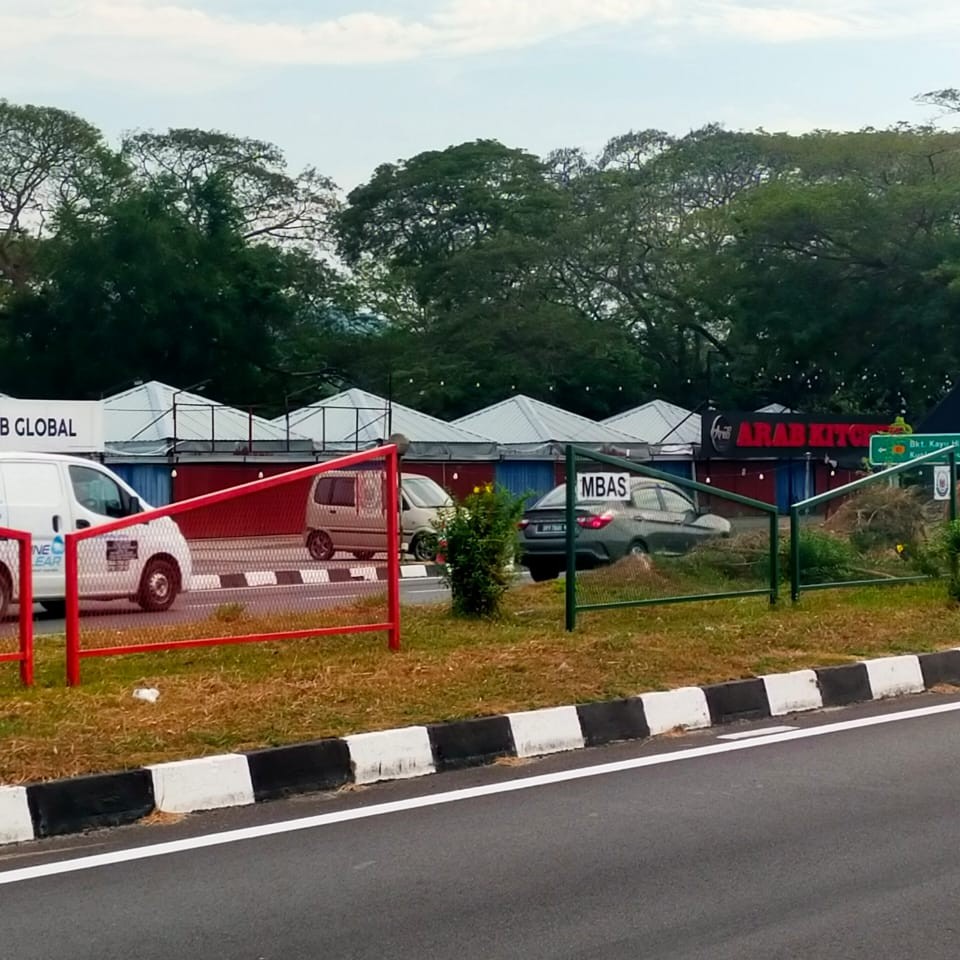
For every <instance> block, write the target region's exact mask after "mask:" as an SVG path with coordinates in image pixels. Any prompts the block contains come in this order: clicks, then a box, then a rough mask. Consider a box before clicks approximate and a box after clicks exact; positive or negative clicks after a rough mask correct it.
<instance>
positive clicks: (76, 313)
mask: <svg viewBox="0 0 960 960" xmlns="http://www.w3.org/2000/svg"><path fill="white" fill-rule="evenodd" d="M919 99H921V100H922V101H923V102H925V103H930V104H935V105H936V106H938V107H940V108H941V109H942V110H943V111H944V114H945V115H950V114H952V113H955V112H960V94H957V92H956V91H954V90H940V91H933V92H931V93H929V94H924V95H923V96H922V97H921V98H919ZM958 298H960V133H958V132H955V131H952V130H947V129H940V128H938V127H934V126H931V125H907V124H901V125H898V126H897V127H894V128H891V129H887V130H873V129H864V130H859V131H849V132H833V131H814V132H812V133H809V134H806V135H802V136H792V135H787V134H783V133H769V132H766V131H762V130H761V131H752V132H745V131H731V130H726V129H724V128H722V127H720V126H718V125H708V126H705V127H703V128H702V129H699V130H694V131H691V132H690V133H688V134H686V135H683V136H679V137H678V136H673V135H671V134H669V133H667V132H664V131H660V130H650V129H642V128H641V129H637V130H634V131H627V132H625V133H622V134H619V135H617V136H614V137H612V138H611V139H610V141H609V142H608V143H607V144H606V146H605V147H604V148H603V149H602V150H600V151H599V152H598V153H597V155H596V156H590V155H588V154H587V153H585V152H584V151H582V150H580V149H578V148H574V147H561V148H558V149H557V150H554V151H552V152H551V153H549V154H548V155H547V156H545V157H538V156H535V155H534V154H531V153H530V152H528V151H525V150H522V149H517V148H513V147H510V146H507V145H504V144H501V143H499V142H496V141H493V140H476V141H470V142H466V143H461V144H456V145H453V146H450V147H448V148H446V149H443V150H430V151H426V152H424V153H420V154H417V155H415V156H413V157H410V158H408V159H405V160H400V161H396V162H393V163H385V164H382V165H381V166H379V167H377V169H376V170H374V171H373V173H372V175H371V176H370V178H369V179H368V180H367V181H366V182H364V183H362V184H360V185H359V186H357V187H356V188H355V189H353V190H352V191H350V192H349V193H348V194H347V195H346V196H343V195H342V194H341V193H340V192H339V191H338V189H337V188H336V186H335V185H334V184H333V183H332V182H331V181H330V180H329V178H327V177H325V176H324V175H323V174H321V173H320V172H318V170H317V169H315V168H312V167H310V168H307V169H305V170H303V171H300V172H291V170H290V169H289V165H288V163H287V160H286V158H285V156H284V154H283V151H282V150H281V149H280V148H279V147H277V146H275V145H273V144H270V143H267V142H264V141H260V140H257V139H252V138H246V137H237V136H233V135H230V134H226V133H222V132H219V131H206V130H183V129H176V130H170V131H167V132H153V131H137V132H133V133H131V134H129V135H127V136H126V137H124V139H123V141H122V142H121V143H120V144H119V146H118V147H117V148H116V149H114V148H112V147H111V146H110V145H109V144H108V143H107V142H106V140H105V139H104V137H103V136H102V134H101V133H100V131H98V130H97V129H96V128H95V127H94V126H93V125H92V124H90V123H88V122H87V121H85V120H83V119H81V118H79V117H76V116H74V115H73V114H70V113H67V112H65V111H62V110H59V109H57V108H54V107H40V106H30V105H22V106H21V105H16V104H11V103H8V102H6V101H0V381H2V382H0V389H3V390H4V391H5V392H9V393H12V394H14V395H20V396H62V397H93V396H99V395H100V394H101V393H102V392H103V391H105V390H107V389H109V388H110V387H111V386H112V385H115V384H117V383H119V382H123V381H124V380H129V379H134V378H138V379H146V378H153V377H156V378H158V379H165V380H168V381H171V382H174V383H176V384H184V383H191V382H195V381H197V380H201V379H204V380H205V379H210V380H211V381H212V383H211V387H210V390H211V393H212V394H214V393H215V394H216V395H217V396H218V397H219V398H221V399H223V400H225V401H226V402H230V403H236V404H242V405H245V406H257V407H263V408H265V409H267V410H269V409H271V408H272V409H274V410H278V409H280V407H281V406H282V403H283V398H284V397H285V396H286V395H288V394H289V393H290V392H291V388H292V386H293V385H294V384H295V385H296V386H297V387H298V390H297V393H298V395H299V397H300V398H301V399H302V400H303V401H304V402H305V401H307V400H309V399H311V397H312V395H313V394H315V395H319V394H320V393H322V392H323V391H325V390H328V389H329V386H328V384H329V381H330V380H331V378H332V379H334V380H335V381H336V382H338V383H355V384H357V385H358V386H361V387H364V388H367V389H370V390H373V391H376V392H380V393H385V392H386V391H387V390H388V389H390V390H392V391H393V395H394V396H395V397H396V398H397V399H398V400H400V401H402V402H406V403H410V404H411V405H414V406H416V407H418V408H420V409H422V410H424V411H426V412H429V413H433V414H435V415H438V416H442V417H454V416H458V415H462V414H464V413H467V412H469V411H471V410H474V409H477V408H478V407H480V406H483V405H485V404H487V403H490V402H493V401H495V400H499V399H502V398H503V397H504V396H506V395H509V394H510V393H512V392H523V393H527V394H530V395H532V396H534V397H538V398H541V399H544V400H548V401H551V402H554V403H558V404H560V405H562V406H565V407H567V408H569V409H571V410H574V411H576V412H579V413H583V414H586V415H589V416H595V417H603V416H608V415H610V414H612V413H616V412H619V411H621V410H623V409H626V408H627V407H629V406H631V405H634V404H637V403H641V402H643V401H646V400H649V399H651V398H653V397H663V398H665V399H668V400H671V401H673V402H676V403H680V404H683V405H685V406H688V407H691V408H692V407H697V406H699V405H702V404H705V403H706V402H707V401H709V400H712V401H714V402H716V403H720V404H723V405H728V406H735V407H743V408H753V407H757V406H760V405H761V404H764V403H768V402H773V401H776V402H781V403H784V404H787V405H789V406H792V407H796V408H799V409H804V410H809V411H811V412H846V411H863V412H870V413H878V414H883V415H887V414H889V415H891V416H893V415H896V414H899V413H901V412H905V413H907V414H908V415H909V416H911V417H919V416H921V415H922V414H923V413H924V412H925V411H926V410H927V409H929V408H930V407H931V406H932V405H933V404H934V403H935V402H936V401H937V400H938V399H939V397H940V396H941V395H942V394H943V393H944V391H945V390H946V389H947V388H948V387H949V386H950V385H952V382H953V379H954V376H955V373H956V371H957V369H958V366H960V342H958V337H957V330H958V328H957V326H955V324H956V322H957V319H958V315H960V314H958V311H960V299H958ZM318 371H319V372H318ZM310 376H315V381H311V380H310V379H309V377H310ZM304 377H307V379H306V380H304V379H303V378H304ZM311 384H312V385H311ZM304 387H305V389H304ZM311 391H312V392H313V394H312V393H311Z"/></svg>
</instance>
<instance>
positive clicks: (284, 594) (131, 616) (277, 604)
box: [4, 577, 450, 636]
mask: <svg viewBox="0 0 960 960" xmlns="http://www.w3.org/2000/svg"><path fill="white" fill-rule="evenodd" d="M386 595H387V584H386V582H384V581H378V582H370V583H367V582H363V581H357V582H355V583H329V584H303V585H299V586H290V587H246V588H244V589H241V590H205V591H199V592H197V593H185V594H183V595H182V596H180V597H178V598H177V602H176V603H175V604H174V606H173V607H172V608H171V609H170V610H168V611H167V612H166V613H144V612H143V611H142V610H141V609H140V608H139V607H138V606H136V605H135V604H132V603H130V602H129V601H127V600H116V601H112V602H109V603H98V602H97V601H94V600H90V601H83V602H82V603H81V605H80V626H81V629H83V627H84V626H85V625H88V626H90V628H91V629H94V628H95V629H97V630H101V629H112V630H149V629H150V628H151V627H156V626H164V625H167V624H171V623H196V622H197V621H198V620H206V619H208V618H209V617H211V616H212V615H213V614H214V612H215V611H216V610H217V608H219V607H223V606H224V605H226V604H232V603H237V604H242V605H243V610H244V613H245V614H246V615H247V616H272V615H277V614H279V613H297V612H301V611H309V610H322V609H323V608H325V607H335V606H341V605H343V604H345V603H349V602H351V601H352V600H356V599H358V598H363V597H382V598H383V602H384V609H386ZM449 596H450V593H449V591H448V590H447V589H446V588H445V587H444V586H443V584H442V583H441V582H440V581H439V580H438V579H436V578H433V577H431V578H424V579H423V580H405V581H401V582H400V599H401V601H402V602H403V603H414V604H419V603H439V602H441V601H443V600H444V599H446V598H447V597H449ZM38 610H39V608H38ZM14 616H15V615H14ZM15 629H16V623H15V620H13V619H11V620H10V621H9V622H7V623H6V624H4V633H5V634H7V635H13V633H14V631H15ZM63 632H64V622H63V620H62V619H59V618H55V617H51V616H50V615H49V614H46V613H43V612H42V611H40V612H38V614H37V617H36V620H35V622H34V633H35V635H37V636H43V635H49V634H58V633H63Z"/></svg>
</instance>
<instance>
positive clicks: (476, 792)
mask: <svg viewBox="0 0 960 960" xmlns="http://www.w3.org/2000/svg"><path fill="white" fill-rule="evenodd" d="M958 710H960V701H958V702H955V703H944V704H937V705H935V706H930V707H919V708H917V709H915V710H902V711H898V712H896V713H887V714H883V715H881V716H878V717H860V718H858V719H857V720H843V721H841V722H839V723H829V724H824V725H823V726H820V727H807V728H804V729H800V730H790V731H787V732H785V733H773V734H769V735H767V736H762V737H754V738H753V739H751V740H738V741H735V742H732V743H713V744H710V745H708V746H703V747H689V748H687V749H684V750H675V751H673V752H672V753H660V754H655V755H653V756H648V757H634V758H632V759H630V760H618V761H616V762H615V763H602V764H597V765H595V766H591V767H578V768H577V769H575V770H560V771H558V772H556V773H545V774H541V775H540V776H535V777H522V778H520V779H517V780H507V781H505V782H503V783H489V784H485V785H483V786H479V787H467V788H465V789H462V790H450V791H447V792H446V793H434V794H428V795H426V796H421V797H409V798H407V799H406V800H394V801H392V802H390V803H378V804H374V805H372V806H369V807H355V808H353V809H350V810H338V811H336V812H333V813H321V814H318V815H316V816H312V817H301V818H300V819H297V820H285V821H282V822H280V823H262V824H258V825H257V826H254V827H243V828H241V829H239V830H225V831H223V832H221V833H212V834H204V835H202V836H199V837H184V838H183V839H182V840H170V841H167V842H165V843H153V844H149V845H147V846H143V847H132V848H130V849H127V850H114V851H111V852H109V853H98V854H93V855H92V856H87V857H75V858H73V859H70V860H61V861H55V862H52V863H41V864H38V865H37V866H33V867H20V868H19V869H16V870H7V871H3V872H0V885H3V884H9V883H22V882H23V881H25V880H36V879H38V878H40V877H53V876H58V875H60V874H64V873H76V872H77V871H80V870H93V869H95V868H97V867H107V866H111V865H113V864H116V863H130V862H131V861H135V860H149V859H152V858H153V857H163V856H167V855H168V854H171V853H183V852H186V851H189V850H202V849H205V848H207V847H220V846H223V845H224V844H228V843H241V842H243V841H245V840H258V839H261V838H263V837H272V836H279V835H282V834H285V833H296V832H298V831H300V830H313V829H316V828H317V827H326V826H330V825H332V824H336V823H349V822H351V821H353V820H369V819H370V818H372V817H382V816H386V815H388V814H391V813H402V812H404V811H407V810H420V809H423V808H425V807H439V806H443V805H444V804H448V803H458V802H460V801H462V800H474V799H476V798H478V797H490V796H496V795H497V794H502V793H515V792H517V791H519V790H532V789H533V788H535V787H547V786H551V785H553V784H556V783H569V782H571V781H574V780H585V779H587V778H589V777H601V776H607V775H608V774H611V773H624V772H626V771H628V770H639V769H642V768H644V767H658V766H662V765H664V764H667V763H677V762H679V761H681V760H697V759H699V758H700V757H711V756H715V755H717V754H722V753H734V752H737V751H740V750H751V749H753V748H754V747H765V746H770V745H771V744H777V743H788V742H790V741H792V740H806V739H808V738H810V737H823V736H826V735H828V734H832V733H844V732H846V731H848V730H862V729H865V728H867V727H878V726H882V725H884V724H887V723H899V722H902V721H904V720H918V719H921V718H923V717H932V716H937V715H938V714H942V713H956V712H957V711H958Z"/></svg>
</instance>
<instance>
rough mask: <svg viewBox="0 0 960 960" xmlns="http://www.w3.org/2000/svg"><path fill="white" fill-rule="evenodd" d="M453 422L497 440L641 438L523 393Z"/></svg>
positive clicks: (629, 440) (620, 440) (623, 440)
mask: <svg viewBox="0 0 960 960" xmlns="http://www.w3.org/2000/svg"><path fill="white" fill-rule="evenodd" d="M453 422H454V424H455V425H456V426H458V427H463V428H465V429H467V430H475V431H477V432H478V433H483V434H486V435H487V436H488V437H491V438H492V439H493V440H496V441H497V443H544V442H550V441H553V442H559V443H636V442H637V440H638V439H639V438H638V437H635V436H632V435H631V434H628V433H625V432H623V431H621V430H619V429H618V428H616V427H614V426H611V425H609V424H604V423H600V422H599V421H598V420H591V419H589V418H588V417H581V416H579V415H578V414H576V413H571V412H570V411H569V410H563V409H561V408H560V407H555V406H553V404H550V403H544V402H543V401H542V400H534V399H533V398H531V397H525V396H523V395H518V396H515V397H509V398H508V399H506V400H503V401H501V402H500V403H495V404H493V406H490V407H485V408H484V409H483V410H478V411H477V412H476V413H471V414H468V415H467V416H465V417H461V418H460V419H459V420H454V421H453Z"/></svg>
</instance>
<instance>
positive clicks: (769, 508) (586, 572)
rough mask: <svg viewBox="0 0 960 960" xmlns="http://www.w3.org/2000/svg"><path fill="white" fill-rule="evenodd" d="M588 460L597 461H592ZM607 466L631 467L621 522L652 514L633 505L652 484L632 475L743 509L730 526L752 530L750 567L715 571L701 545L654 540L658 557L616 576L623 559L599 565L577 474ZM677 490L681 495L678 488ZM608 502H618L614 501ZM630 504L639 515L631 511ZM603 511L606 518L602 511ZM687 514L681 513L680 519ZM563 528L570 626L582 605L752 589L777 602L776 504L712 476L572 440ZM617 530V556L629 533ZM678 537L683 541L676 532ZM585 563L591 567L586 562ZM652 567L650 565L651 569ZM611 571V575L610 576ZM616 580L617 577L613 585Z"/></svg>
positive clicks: (720, 596) (746, 537)
mask: <svg viewBox="0 0 960 960" xmlns="http://www.w3.org/2000/svg"><path fill="white" fill-rule="evenodd" d="M588 467H592V468H593V469H585V468H588ZM601 467H603V468H609V470H612V471H619V472H620V473H621V474H623V473H629V474H630V475H631V480H630V491H631V493H630V495H629V496H628V497H626V498H624V497H620V498H619V499H620V500H621V501H625V502H624V503H623V504H622V505H621V509H620V513H619V514H618V516H617V520H618V522H619V523H620V524H621V529H622V527H623V525H624V524H626V525H628V526H629V524H630V523H631V522H632V521H639V520H641V519H644V517H645V516H648V515H644V514H643V513H641V511H642V510H643V508H642V507H640V506H633V503H634V502H639V501H633V500H631V497H632V496H633V492H634V491H637V492H638V493H637V495H638V496H640V494H639V491H640V488H641V487H649V486H650V485H644V484H641V483H639V482H636V481H635V480H634V479H633V478H635V477H636V478H649V479H652V480H655V481H661V482H662V486H660V485H657V486H658V490H660V491H663V490H666V489H669V488H679V489H680V490H681V491H685V492H688V493H690V494H692V495H693V496H692V497H691V499H693V500H696V495H700V496H701V497H704V498H709V499H710V500H711V501H719V502H720V503H722V504H724V505H729V507H728V509H729V511H730V512H732V513H736V514H739V515H738V516H737V517H736V523H737V525H738V526H737V527H734V526H733V521H729V522H728V523H729V524H730V525H729V526H728V532H730V531H733V530H739V531H741V532H742V531H746V532H745V533H743V536H742V537H740V541H738V542H742V543H744V544H746V549H747V550H748V551H753V552H752V553H749V554H748V556H747V561H748V562H747V563H745V564H743V566H744V567H748V568H749V569H748V572H747V574H746V575H745V576H744V577H743V578H731V579H725V578H724V576H722V575H720V574H717V575H714V571H713V568H712V567H710V566H709V564H707V563H706V562H705V561H702V556H703V554H702V553H698V550H696V549H693V550H689V551H687V550H684V549H682V548H681V549H679V550H670V549H668V550H667V551H666V553H665V554H660V553H659V552H658V551H656V550H654V549H652V548H651V549H649V552H650V553H654V554H655V556H654V557H653V558H652V559H651V558H647V557H643V558H642V560H643V563H642V564H637V565H629V564H628V566H627V569H626V571H625V573H624V575H623V576H621V577H620V578H619V579H617V580H615V581H613V580H612V579H611V571H614V570H616V568H617V567H618V563H613V564H612V565H605V564H604V563H602V562H600V563H599V564H596V565H595V564H594V560H595V559H596V558H595V557H594V556H593V555H592V554H585V551H586V549H587V547H588V546H589V545H588V543H587V541H588V540H589V539H590V536H591V532H592V531H591V529H590V523H591V522H592V520H591V518H590V516H589V515H588V514H586V513H584V512H583V510H582V509H581V510H580V511H578V492H579V480H578V478H579V477H580V476H581V475H584V476H586V475H590V474H592V475H597V474H599V473H600V471H599V470H598V468H601ZM658 496H659V500H658V501H657V502H659V504H660V505H661V507H664V506H665V504H666V500H665V499H664V494H663V493H662V492H661V493H659V494H658ZM674 496H676V494H675V491H674ZM609 506H611V507H614V506H615V504H610V505H609ZM631 511H632V512H633V513H634V514H636V515H635V516H631V515H629V514H630V512H631ZM661 512H663V513H665V512H666V511H665V510H662V511H661ZM694 513H695V517H690V518H687V519H688V520H689V522H690V524H691V525H694V526H695V525H696V523H697V520H699V519H700V517H701V514H702V511H698V510H695V511H694ZM600 519H601V520H602V515H601V517H600ZM680 522H681V521H677V523H680ZM564 530H565V537H566V585H565V598H566V626H567V629H568V630H574V629H575V628H576V623H577V615H578V613H581V612H584V611H590V610H609V609H615V608H621V607H641V606H648V605H651V604H664V603H682V602H685V601H698V600H727V599H731V598H735V597H751V596H766V597H768V598H769V602H770V603H771V604H775V603H776V602H777V599H778V596H779V584H780V564H779V523H778V515H777V508H776V507H775V506H773V505H772V504H769V503H763V502H762V501H759V500H753V499H751V498H750V497H744V496H741V495H740V494H736V493H731V492H729V491H726V490H720V489H717V488H716V487H713V486H711V485H709V484H705V483H699V482H697V481H694V480H690V479H687V478H685V477H677V476H673V475H672V474H667V473H663V472H661V471H659V470H656V469H654V468H652V467H648V466H645V465H644V464H638V463H634V462H633V461H630V460H625V459H622V458H620V457H612V456H608V455H606V454H601V453H595V452H593V451H591V450H586V449H584V448H582V447H577V446H575V445H569V446H567V480H566V510H565V522H564ZM618 536H619V537H620V539H621V543H620V549H619V551H611V559H613V558H615V557H617V556H619V555H623V550H622V536H623V535H622V533H621V534H618ZM627 536H629V534H627ZM674 540H675V541H676V538H674ZM718 540H719V537H718ZM726 542H727V543H728V544H730V543H733V540H731V539H729V538H728V539H727V541H726ZM578 543H579V546H580V550H579V551H578ZM637 546H638V547H641V546H642V547H643V549H642V550H638V551H637V552H636V557H639V556H640V555H641V554H645V553H646V552H647V545H646V544H645V543H644V544H641V543H640V542H639V541H638V542H637ZM591 549H592V548H591ZM711 549H718V543H717V542H716V541H711ZM628 553H629V554H633V551H628ZM578 556H579V562H578ZM636 557H635V558H636ZM623 559H624V560H625V561H626V560H628V557H627V556H624V557H623ZM684 565H686V566H684ZM585 567H587V568H588V569H585ZM645 571H647V573H646V576H645V577H644V572H645ZM604 577H606V578H607V579H606V580H604ZM651 582H654V583H655V586H656V588H657V589H659V590H660V591H661V593H662V594H663V595H651V593H652V592H655V591H654V590H651V588H650V584H651ZM611 583H613V584H614V585H613V586H611ZM678 583H679V584H680V585H681V586H682V585H683V584H685V583H689V584H691V585H693V584H695V585H696V588H695V589H694V588H693V587H691V592H690V593H686V594H685V593H677V592H676V591H675V590H674V592H672V593H671V592H670V591H671V589H672V588H673V587H674V586H675V585H676V584H678ZM710 584H712V585H715V586H716V587H717V589H716V590H713V591H705V590H704V586H705V585H710ZM639 594H642V595H639Z"/></svg>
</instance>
